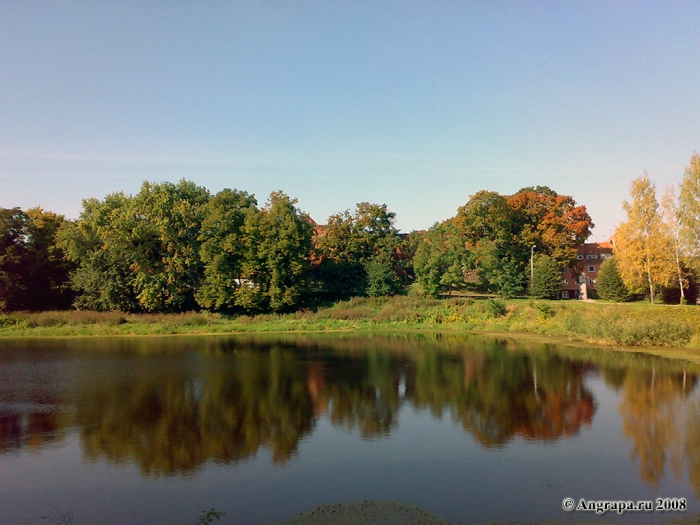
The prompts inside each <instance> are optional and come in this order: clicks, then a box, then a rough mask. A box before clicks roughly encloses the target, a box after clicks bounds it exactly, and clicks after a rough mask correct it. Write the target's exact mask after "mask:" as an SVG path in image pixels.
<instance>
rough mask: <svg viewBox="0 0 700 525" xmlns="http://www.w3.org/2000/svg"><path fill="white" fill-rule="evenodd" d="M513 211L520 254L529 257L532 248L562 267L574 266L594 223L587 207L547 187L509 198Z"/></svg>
mask: <svg viewBox="0 0 700 525" xmlns="http://www.w3.org/2000/svg"><path fill="white" fill-rule="evenodd" d="M508 206H510V208H511V209H512V210H513V220H514V222H515V225H516V226H515V232H516V235H515V237H516V239H515V242H514V244H515V245H516V246H518V247H519V252H520V253H524V254H525V255H526V256H527V255H529V251H530V247H531V246H533V245H535V246H537V252H538V253H540V254H545V255H549V256H550V257H552V258H553V259H554V260H555V261H556V262H557V263H558V264H559V266H560V267H567V266H572V265H573V262H574V261H575V260H576V247H577V246H579V245H581V244H583V243H584V242H585V240H586V239H587V238H588V236H589V235H590V233H591V228H592V227H593V221H592V220H591V217H590V216H589V215H588V212H587V211H586V207H585V206H579V205H577V204H576V202H575V201H574V199H573V197H570V196H568V195H558V194H557V193H556V192H554V191H553V190H551V189H550V188H548V187H546V186H537V187H536V188H523V189H522V190H520V191H519V192H518V193H516V194H515V195H513V196H512V197H510V198H509V199H508Z"/></svg>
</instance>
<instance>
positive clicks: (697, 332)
mask: <svg viewBox="0 0 700 525" xmlns="http://www.w3.org/2000/svg"><path fill="white" fill-rule="evenodd" d="M357 330H363V331H365V330H366V331H381V330H446V331H447V330H473V331H489V332H524V333H535V334H547V335H556V336H563V337H567V338H569V339H572V340H576V341H586V342H594V343H602V344H610V345H619V346H675V347H691V348H700V308H699V307H695V306H664V305H649V304H643V303H636V304H605V303H583V302H579V301H532V300H528V299H517V300H511V301H501V300H498V299H479V300H472V299H463V298H460V299H446V300H435V299H422V298H417V297H392V298H376V299H372V298H354V299H351V300H349V301H343V302H339V303H336V304H334V305H333V306H330V307H326V308H320V309H318V310H316V311H311V310H304V311H299V312H295V313H289V314H283V315H277V314H264V315H256V316H237V317H227V316H224V315H220V314H212V313H207V312H202V313H194V312H193V313H182V314H126V313H123V312H75V311H70V312H40V313H26V312H18V313H12V314H7V315H1V316H0V336H3V337H18V336H19V337H26V336H32V337H43V336H77V335H158V334H203V333H255V332H319V331H321V332H325V331H357Z"/></svg>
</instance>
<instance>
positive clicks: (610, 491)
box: [0, 334, 700, 525]
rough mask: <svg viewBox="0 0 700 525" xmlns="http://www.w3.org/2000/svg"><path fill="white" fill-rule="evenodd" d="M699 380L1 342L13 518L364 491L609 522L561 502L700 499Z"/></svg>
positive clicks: (476, 342)
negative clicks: (572, 500) (572, 508)
mask: <svg viewBox="0 0 700 525" xmlns="http://www.w3.org/2000/svg"><path fill="white" fill-rule="evenodd" d="M699 377H700V367H698V366H697V365H693V364H690V363H685V362H683V361H678V360H676V361H672V360H666V359H662V358H657V357H652V356H648V355H643V354H635V353H621V352H613V351H610V350H604V349H597V348H581V347H579V348H577V347H570V346H566V347H563V346H557V345H554V344H544V343H537V344H534V343H523V342H518V341H517V340H514V339H501V338H497V337H484V336H470V335H457V334H451V335H448V334H422V335H405V334H404V335H400V334H396V335H375V336H370V335H366V336H359V335H354V336H353V335H344V336H340V335H327V336H315V337H310V336H291V335H290V336H267V337H264V336H258V337H252V336H246V337H242V336H241V337H230V336H226V337H196V338H192V337H162V338H133V339H131V338H126V339H125V338H111V339H110V338H105V339H89V338H85V339H80V338H78V339H62V340H61V339H45V340H29V339H25V340H4V341H0V480H2V481H0V516H2V518H1V519H0V521H2V523H13V524H14V523H17V524H19V523H22V524H24V523H42V524H46V523H49V524H50V523H60V522H61V520H65V518H66V517H69V518H72V522H73V523H74V524H76V525H77V524H81V523H86V524H110V523H113V524H160V523H168V524H183V525H193V524H194V523H195V522H196V521H197V519H198V516H199V515H200V514H201V512H202V510H203V509H210V508H212V507H213V508H215V509H217V510H219V511H224V512H225V513H226V515H225V517H224V518H222V520H221V522H220V523H222V524H268V523H272V522H275V521H278V520H283V519H286V518H290V517H292V516H294V515H297V514H299V513H304V512H308V511H310V510H312V509H313V508H314V507H315V506H317V505H324V504H330V503H336V502H349V501H359V500H364V499H375V500H392V501H399V502H404V503H408V504H412V505H417V506H419V507H421V508H422V509H424V510H426V511H429V512H432V513H436V514H438V515H440V516H442V517H444V518H445V519H446V520H448V521H449V522H451V523H455V524H457V523H463V524H478V523H484V522H487V521H495V520H503V521H506V520H508V521H511V520H512V521H515V520H525V519H532V520H546V519H561V520H565V521H569V520H570V521H580V520H583V519H591V518H595V515H593V514H592V513H591V512H581V511H579V512H571V513H567V512H565V511H564V510H563V509H562V500H563V499H564V498H566V497H571V498H573V499H574V500H575V501H576V502H577V503H578V502H579V500H580V499H581V498H585V499H586V500H593V501H599V500H625V501H627V500H633V501H638V500H651V501H655V500H656V498H676V499H677V498H685V499H686V502H687V503H686V504H687V513H690V512H698V510H700V505H699V503H698V501H699V500H698V498H700V394H699V391H700V389H699V388H698V378H699ZM683 515H684V514H683V513H663V514H659V513H638V512H637V513H627V514H624V515H623V516H622V519H621V520H620V521H622V522H629V523H652V522H656V523H658V522H659V521H660V520H661V519H670V518H677V517H682V516H683ZM605 517H606V518H611V517H615V518H616V519H618V518H617V517H616V516H611V514H610V513H608V514H606V515H605Z"/></svg>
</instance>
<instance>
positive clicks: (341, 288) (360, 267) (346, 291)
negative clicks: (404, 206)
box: [314, 202, 401, 297]
mask: <svg viewBox="0 0 700 525" xmlns="http://www.w3.org/2000/svg"><path fill="white" fill-rule="evenodd" d="M395 221H396V214H395V213H394V212H390V211H389V210H388V209H387V206H386V204H371V203H368V202H360V203H358V204H357V206H356V208H355V212H354V213H352V214H351V213H350V211H349V210H346V211H344V212H342V213H338V214H334V215H331V216H330V217H329V218H328V222H327V224H326V225H325V226H323V227H322V228H320V231H319V234H318V235H317V237H316V239H315V249H314V251H315V254H316V257H317V258H318V260H319V265H318V266H319V268H318V270H319V272H318V273H319V276H320V280H321V282H322V283H323V287H324V290H325V291H326V292H327V293H329V294H330V295H332V296H337V297H344V296H347V295H355V294H363V293H365V291H366V287H367V284H368V281H367V264H368V263H369V261H371V260H374V259H376V258H377V257H380V254H381V257H380V259H386V257H387V256H388V257H389V258H390V259H391V262H392V267H393V271H394V273H396V270H397V267H398V266H399V261H398V258H397V249H398V247H399V245H400V243H401V239H400V237H399V235H398V231H397V230H396V228H395V227H394V222H395ZM392 280H393V279H392Z"/></svg>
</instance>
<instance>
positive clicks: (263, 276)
mask: <svg viewBox="0 0 700 525" xmlns="http://www.w3.org/2000/svg"><path fill="white" fill-rule="evenodd" d="M296 203H297V201H296V199H294V200H292V199H290V198H289V197H288V196H287V195H285V194H284V193H282V192H281V191H278V192H273V193H272V194H271V195H270V198H269V200H268V201H267V204H266V205H265V207H264V208H262V209H261V210H260V213H258V214H248V215H247V217H246V218H247V220H246V223H245V229H246V233H247V235H248V239H249V246H250V247H251V249H252V252H253V255H252V257H250V258H249V259H248V261H247V264H246V265H245V266H244V276H247V277H248V278H249V279H250V280H251V282H252V284H253V286H244V287H241V288H240V289H239V291H238V294H237V296H238V298H240V304H241V305H242V306H245V307H248V308H250V307H257V308H260V307H262V308H263V309H267V308H269V309H271V310H273V311H281V310H289V309H291V308H292V307H294V306H295V305H297V304H298V303H299V300H300V297H301V295H302V293H304V291H305V290H306V288H307V286H308V277H309V267H310V261H309V253H310V251H311V235H312V229H313V226H312V223H311V220H310V219H309V217H308V215H306V214H305V213H303V212H301V211H299V210H298V209H297V208H296V207H295V204H296Z"/></svg>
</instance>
